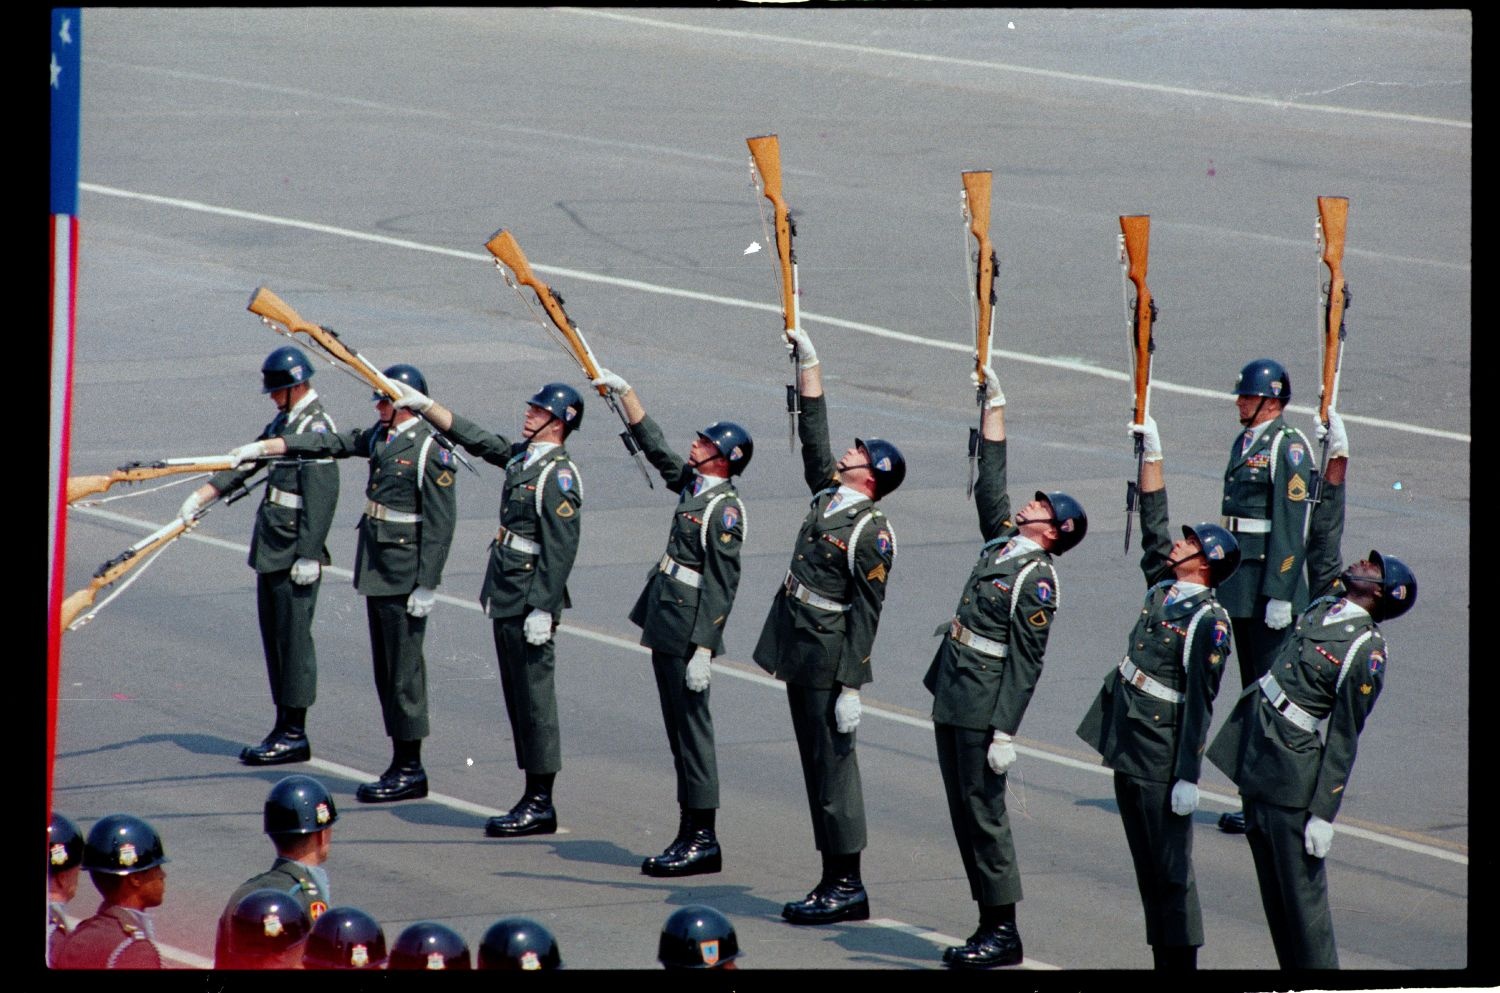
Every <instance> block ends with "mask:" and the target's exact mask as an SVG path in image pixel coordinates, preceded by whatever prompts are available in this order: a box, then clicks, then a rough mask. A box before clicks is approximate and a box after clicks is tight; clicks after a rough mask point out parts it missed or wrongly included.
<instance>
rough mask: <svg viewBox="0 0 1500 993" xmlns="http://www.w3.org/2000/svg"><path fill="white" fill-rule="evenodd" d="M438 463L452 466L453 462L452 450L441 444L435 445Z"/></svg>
mask: <svg viewBox="0 0 1500 993" xmlns="http://www.w3.org/2000/svg"><path fill="white" fill-rule="evenodd" d="M436 448H437V460H438V465H446V466H452V465H453V464H454V463H455V461H456V460H455V459H454V458H453V452H452V451H451V450H449V449H447V448H444V447H443V446H442V445H438V446H436Z"/></svg>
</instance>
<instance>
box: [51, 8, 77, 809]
mask: <svg viewBox="0 0 1500 993" xmlns="http://www.w3.org/2000/svg"><path fill="white" fill-rule="evenodd" d="M82 49H83V18H82V16H81V14H80V10H79V8H77V7H54V8H52V148H51V152H52V199H51V204H52V218H51V235H52V236H51V252H52V255H51V260H52V267H51V280H50V284H49V288H50V290H51V297H50V308H49V311H50V317H51V341H52V367H51V390H50V393H49V396H50V400H49V405H48V411H47V413H48V417H47V425H48V441H49V442H50V444H49V445H48V451H49V452H50V453H51V455H50V461H49V463H48V466H47V472H48V475H47V482H48V484H49V489H48V495H47V522H48V528H47V797H48V800H49V803H48V806H49V808H50V806H51V803H50V800H51V797H52V756H53V752H54V747H55V743H56V732H57V686H58V658H59V649H60V648H61V641H62V631H61V629H60V627H59V624H58V621H59V615H60V612H61V607H62V598H63V585H62V584H63V572H64V566H65V564H66V554H65V552H66V548H67V509H68V508H67V500H66V499H65V494H64V487H65V486H66V484H67V478H68V445H69V443H70V440H71V439H70V437H69V427H70V423H71V410H72V400H73V327H74V323H73V306H74V303H75V302H76V301H77V296H78V144H79V139H78V119H79V113H78V104H79V99H78V98H79V94H80V93H81V92H82V84H83V79H82V75H81V72H80V68H81V64H82V59H81V58H80V53H81V52H82Z"/></svg>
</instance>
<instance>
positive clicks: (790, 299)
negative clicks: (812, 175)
mask: <svg viewBox="0 0 1500 993" xmlns="http://www.w3.org/2000/svg"><path fill="white" fill-rule="evenodd" d="M745 144H747V145H749V146H750V173H751V177H752V179H753V178H754V176H755V175H756V174H757V173H758V174H759V175H760V188H761V193H762V194H763V195H764V196H765V198H766V199H767V200H769V201H771V207H772V209H773V211H774V213H775V219H774V223H775V227H776V254H777V257H778V260H779V262H780V266H779V268H778V269H777V270H776V272H777V278H778V283H779V284H780V286H781V314H782V320H783V322H784V328H783V331H784V333H785V334H786V340H787V341H791V342H792V343H793V344H792V381H791V383H789V384H788V385H787V388H786V413H787V443H788V445H789V446H790V447H791V448H792V449H793V450H795V449H796V447H797V417H798V416H799V415H800V414H801V413H802V401H801V397H800V396H799V395H798V393H797V369H798V364H797V363H798V359H799V356H798V355H797V347H796V342H795V341H794V340H793V338H792V329H793V328H795V327H796V326H797V251H796V249H795V248H794V247H793V246H792V239H793V238H795V237H796V236H797V224H796V222H795V221H793V220H792V213H791V208H789V207H788V206H787V205H786V200H784V199H783V198H782V195H781V143H780V141H779V140H778V139H777V137H776V136H775V135H774V134H765V135H760V136H759V137H756V138H746V139H745Z"/></svg>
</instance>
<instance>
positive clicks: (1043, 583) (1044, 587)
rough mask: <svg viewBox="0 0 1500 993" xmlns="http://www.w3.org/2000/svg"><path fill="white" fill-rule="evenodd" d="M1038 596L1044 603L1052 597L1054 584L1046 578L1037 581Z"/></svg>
mask: <svg viewBox="0 0 1500 993" xmlns="http://www.w3.org/2000/svg"><path fill="white" fill-rule="evenodd" d="M1036 598H1037V599H1038V600H1040V601H1042V602H1043V603H1047V602H1048V601H1049V600H1051V599H1052V584H1051V583H1049V582H1048V581H1047V580H1045V579H1038V580H1037V581H1036Z"/></svg>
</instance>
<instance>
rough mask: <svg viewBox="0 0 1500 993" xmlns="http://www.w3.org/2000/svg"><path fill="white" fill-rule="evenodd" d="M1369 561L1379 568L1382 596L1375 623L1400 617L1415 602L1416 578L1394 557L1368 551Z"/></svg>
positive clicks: (1372, 550) (1403, 563) (1371, 550)
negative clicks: (1378, 614)
mask: <svg viewBox="0 0 1500 993" xmlns="http://www.w3.org/2000/svg"><path fill="white" fill-rule="evenodd" d="M1370 561H1371V562H1373V563H1375V564H1376V565H1378V566H1379V567H1380V590H1381V593H1383V594H1384V595H1383V596H1382V597H1381V598H1380V601H1379V603H1378V604H1377V607H1378V609H1379V611H1380V616H1379V617H1377V618H1375V619H1376V620H1377V621H1388V620H1390V619H1391V618H1393V617H1400V616H1401V615H1402V614H1404V613H1406V612H1407V611H1408V610H1410V609H1411V608H1412V605H1413V604H1415V603H1416V602H1417V576H1416V574H1415V573H1414V572H1412V571H1411V569H1409V568H1407V565H1406V563H1405V562H1402V561H1401V560H1400V559H1398V558H1396V557H1395V556H1394V555H1381V554H1380V553H1379V552H1377V551H1375V550H1374V549H1373V548H1372V549H1370Z"/></svg>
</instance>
